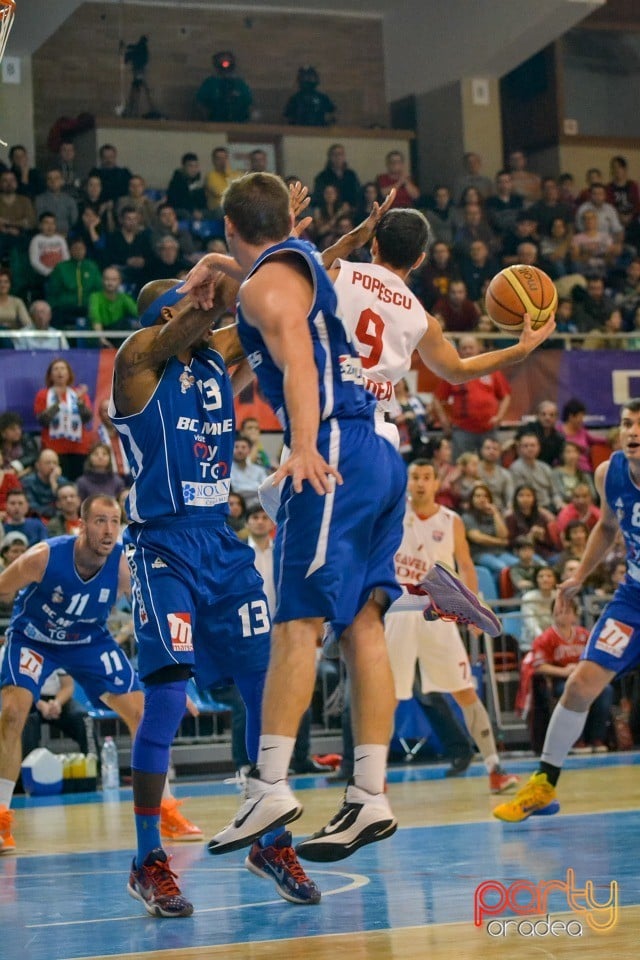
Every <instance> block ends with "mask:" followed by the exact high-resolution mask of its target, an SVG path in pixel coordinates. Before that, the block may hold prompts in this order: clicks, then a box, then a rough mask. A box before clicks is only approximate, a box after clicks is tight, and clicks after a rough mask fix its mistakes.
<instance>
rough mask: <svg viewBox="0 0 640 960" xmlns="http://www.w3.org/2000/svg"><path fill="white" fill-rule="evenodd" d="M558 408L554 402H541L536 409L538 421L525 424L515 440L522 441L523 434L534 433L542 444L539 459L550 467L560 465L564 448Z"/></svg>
mask: <svg viewBox="0 0 640 960" xmlns="http://www.w3.org/2000/svg"><path fill="white" fill-rule="evenodd" d="M557 422H558V407H557V405H556V404H555V403H554V402H553V400H541V401H540V403H539V404H538V406H537V407H536V419H535V420H533V421H532V422H528V423H524V424H522V426H520V427H518V429H517V430H516V435H515V439H516V441H517V440H519V439H520V437H521V436H522V435H523V433H534V434H535V435H536V437H537V438H538V440H539V442H540V453H539V454H538V459H539V460H542V461H543V462H544V463H548V464H549V466H555V465H556V464H558V463H560V455H561V453H562V448H563V446H564V436H563V434H561V433H560V431H559V430H558V429H557V427H556V424H557Z"/></svg>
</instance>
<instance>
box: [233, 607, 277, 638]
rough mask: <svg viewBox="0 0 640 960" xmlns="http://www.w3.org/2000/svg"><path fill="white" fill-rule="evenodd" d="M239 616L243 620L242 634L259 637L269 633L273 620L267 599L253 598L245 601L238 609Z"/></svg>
mask: <svg viewBox="0 0 640 960" xmlns="http://www.w3.org/2000/svg"><path fill="white" fill-rule="evenodd" d="M238 616H239V617H240V620H241V621H242V636H243V637H257V636H259V635H260V634H262V633H269V631H270V630H271V621H270V620H269V611H268V609H267V603H266V601H265V600H252V601H251V603H243V604H242V606H241V607H239V609H238Z"/></svg>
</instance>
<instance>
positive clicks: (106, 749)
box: [100, 737, 120, 790]
mask: <svg viewBox="0 0 640 960" xmlns="http://www.w3.org/2000/svg"><path fill="white" fill-rule="evenodd" d="M100 766H101V769H102V788H103V789H104V790H111V789H113V788H114V787H119V786H120V769H119V767H118V748H117V747H116V745H115V743H114V742H113V737H105V738H104V743H103V744H102V750H101V751H100Z"/></svg>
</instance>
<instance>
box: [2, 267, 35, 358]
mask: <svg viewBox="0 0 640 960" xmlns="http://www.w3.org/2000/svg"><path fill="white" fill-rule="evenodd" d="M30 327H31V317H30V316H29V311H28V310H27V308H26V307H25V305H24V303H23V301H22V300H21V299H20V297H13V296H11V273H10V272H9V271H8V270H5V269H4V268H0V331H5V330H28V329H29V328H30ZM12 348H13V340H12V339H11V337H4V336H3V337H0V350H11V349H12Z"/></svg>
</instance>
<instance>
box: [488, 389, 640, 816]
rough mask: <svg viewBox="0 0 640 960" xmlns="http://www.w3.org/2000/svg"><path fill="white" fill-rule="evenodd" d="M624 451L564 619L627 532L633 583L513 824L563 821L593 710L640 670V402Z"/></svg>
mask: <svg viewBox="0 0 640 960" xmlns="http://www.w3.org/2000/svg"><path fill="white" fill-rule="evenodd" d="M620 446H621V449H620V450H617V451H616V452H615V453H614V454H613V455H612V456H611V459H610V460H607V461H606V463H601V464H600V466H599V467H598V469H597V470H596V473H595V484H596V488H597V490H598V493H599V495H600V501H601V505H602V515H601V517H600V519H599V520H598V522H597V523H596V525H595V527H594V528H593V530H592V531H591V533H590V534H589V539H588V541H587V546H586V549H585V551H584V554H583V556H582V560H581V561H580V564H579V566H578V569H577V570H576V572H575V573H574V575H573V576H572V577H570V578H569V579H568V580H565V581H564V583H561V584H560V587H559V589H558V599H557V601H556V603H557V604H558V608H559V609H560V610H561V611H562V610H564V609H566V607H567V606H568V601H569V600H571V599H572V598H573V597H575V596H576V594H577V593H578V591H579V590H580V588H581V587H582V584H583V583H584V581H585V580H586V578H587V577H588V576H589V574H590V573H591V572H592V571H593V570H594V569H595V568H596V567H597V565H598V564H599V563H600V562H601V560H602V557H603V556H604V555H605V554H606V553H607V551H608V550H609V549H610V548H611V546H612V545H613V542H614V540H615V537H616V534H617V533H618V529H620V530H621V531H622V535H623V537H624V542H625V547H626V552H627V575H626V577H625V579H624V580H623V582H622V583H621V584H620V586H619V587H618V589H617V590H616V592H615V593H614V595H613V599H612V600H611V602H610V603H608V604H607V606H606V607H605V608H604V610H603V612H602V615H601V616H600V619H599V620H598V622H597V623H596V624H595V626H594V627H593V630H592V631H591V633H590V635H589V639H588V641H587V645H586V647H585V649H584V652H583V654H582V657H581V659H580V662H579V663H578V666H577V667H576V669H575V670H574V672H573V673H572V674H571V676H570V677H569V679H568V680H567V683H566V686H565V688H564V691H563V693H562V696H561V697H560V700H559V701H558V704H557V706H556V708H555V710H554V711H553V714H552V715H551V720H550V721H549V726H548V727H547V735H546V737H545V741H544V747H543V748H542V756H541V760H540V766H539V767H538V770H537V771H536V772H535V773H534V774H533V776H532V777H531V779H530V780H529V782H528V783H526V784H525V785H524V787H523V788H522V789H521V790H519V791H518V793H517V794H516V796H515V797H514V799H513V800H512V801H511V802H509V803H502V804H500V805H499V806H498V807H496V808H495V810H494V811H493V813H494V816H495V817H497V818H498V820H506V821H507V822H509V823H514V822H518V821H520V820H526V819H527V817H530V816H531V815H532V814H535V813H543V814H544V813H557V812H558V810H559V809H560V805H559V803H558V801H557V800H556V791H555V787H556V784H557V782H558V779H559V777H560V773H561V771H562V764H563V763H564V761H565V758H566V756H567V754H568V753H569V750H570V749H571V747H572V745H573V744H574V743H575V741H576V740H578V739H579V737H580V734H581V733H582V730H583V727H584V725H585V722H586V719H587V714H588V712H589V708H590V707H591V704H592V703H593V701H594V700H595V699H596V697H598V696H599V695H600V694H601V693H602V691H603V690H604V688H605V687H606V686H607V684H609V683H611V681H612V680H613V679H614V678H615V677H616V676H620V675H621V674H623V673H626V672H627V671H629V670H633V669H634V668H635V667H637V666H638V664H639V663H640V400H630V401H629V403H626V404H625V405H624V406H623V407H622V410H621V418H620Z"/></svg>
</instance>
